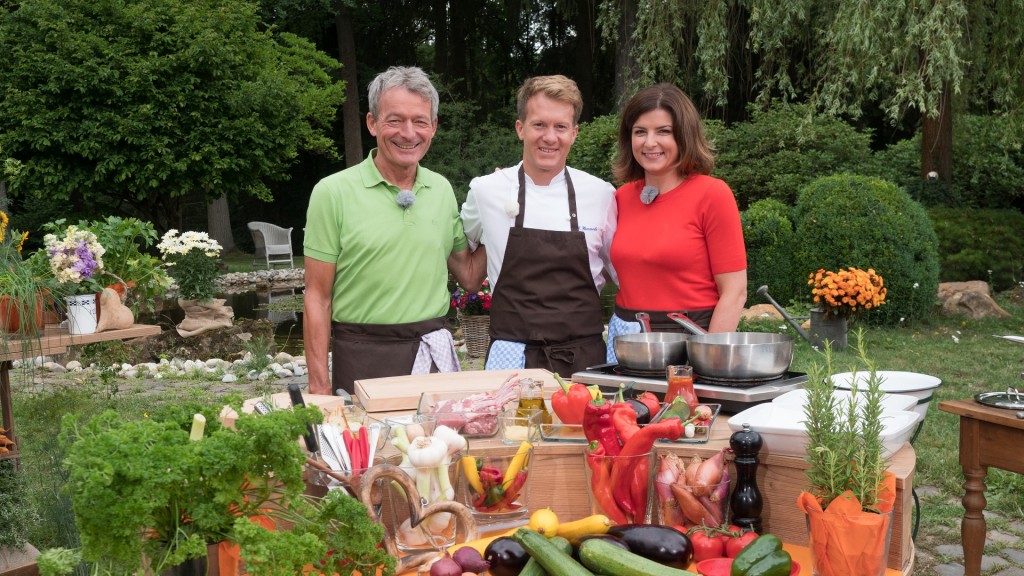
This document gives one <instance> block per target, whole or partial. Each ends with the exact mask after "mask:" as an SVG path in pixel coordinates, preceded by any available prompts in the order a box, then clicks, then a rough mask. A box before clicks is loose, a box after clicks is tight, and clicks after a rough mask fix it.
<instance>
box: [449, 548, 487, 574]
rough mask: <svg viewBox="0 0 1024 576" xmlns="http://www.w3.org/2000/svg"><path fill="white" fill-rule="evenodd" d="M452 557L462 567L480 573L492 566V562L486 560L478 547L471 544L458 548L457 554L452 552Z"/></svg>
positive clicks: (467, 570)
mask: <svg viewBox="0 0 1024 576" xmlns="http://www.w3.org/2000/svg"><path fill="white" fill-rule="evenodd" d="M452 559H453V560H455V561H456V562H458V564H459V566H462V569H463V570H464V571H466V572H476V573H477V574H480V573H481V572H483V571H484V570H487V569H488V568H490V567H491V565H490V563H489V562H487V561H486V560H484V557H483V556H481V555H480V553H479V552H477V551H476V549H474V548H470V547H469V546H464V547H462V548H459V549H458V550H456V551H455V554H452Z"/></svg>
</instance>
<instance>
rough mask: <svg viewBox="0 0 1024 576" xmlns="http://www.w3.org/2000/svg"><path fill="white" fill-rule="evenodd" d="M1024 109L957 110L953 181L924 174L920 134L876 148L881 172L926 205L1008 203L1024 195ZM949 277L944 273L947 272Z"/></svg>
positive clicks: (1004, 205) (1015, 203)
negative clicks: (1012, 111)
mask: <svg viewBox="0 0 1024 576" xmlns="http://www.w3.org/2000/svg"><path fill="white" fill-rule="evenodd" d="M1022 126H1024V112H1017V113H1016V114H1015V115H1011V116H1009V117H1007V116H998V115H994V116H957V117H956V118H955V119H954V121H953V185H952V188H950V189H946V187H945V186H943V185H942V184H941V183H940V182H930V181H927V180H922V179H921V176H920V170H921V136H920V135H917V136H914V137H913V138H910V139H907V140H902V141H900V142H897V143H896V144H893V145H892V146H889V147H888V148H886V149H885V150H883V151H881V152H879V153H878V154H877V157H878V166H879V169H878V173H879V174H880V175H881V176H882V177H884V178H886V179H888V180H891V181H893V182H895V183H897V184H898V185H900V186H903V187H904V188H906V190H907V191H908V192H909V193H910V195H911V196H912V197H913V198H914V199H915V200H918V201H919V202H921V203H922V204H924V205H925V206H946V207H958V206H962V207H974V208H1009V207H1011V206H1017V207H1020V206H1021V199H1022V198H1024V144H1022V142H1024V133H1022ZM943 278H945V276H944V277H943Z"/></svg>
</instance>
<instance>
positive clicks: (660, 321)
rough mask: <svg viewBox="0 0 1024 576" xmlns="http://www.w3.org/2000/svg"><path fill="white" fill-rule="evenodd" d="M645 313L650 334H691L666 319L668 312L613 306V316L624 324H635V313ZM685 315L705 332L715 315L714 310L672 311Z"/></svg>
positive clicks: (671, 320) (676, 323) (669, 319)
mask: <svg viewBox="0 0 1024 576" xmlns="http://www.w3.org/2000/svg"><path fill="white" fill-rule="evenodd" d="M637 312H646V313H647V315H648V316H650V322H651V332H681V333H683V334H691V332H690V331H689V330H687V329H686V328H683V326H682V325H681V324H679V323H678V322H676V321H675V320H673V319H671V318H669V317H668V312H660V311H657V310H632V309H630V308H623V307H622V306H619V305H618V304H616V305H615V315H616V316H618V317H619V318H622V319H623V320H625V321H626V322H636V313H637ZM674 312H679V313H680V314H683V315H685V316H686V317H687V318H689V319H690V320H693V323H694V324H696V325H698V326H700V327H701V328H703V329H704V330H705V331H706V330H707V329H708V326H710V325H711V317H712V316H713V315H714V314H715V309H714V308H700V309H697V310H674Z"/></svg>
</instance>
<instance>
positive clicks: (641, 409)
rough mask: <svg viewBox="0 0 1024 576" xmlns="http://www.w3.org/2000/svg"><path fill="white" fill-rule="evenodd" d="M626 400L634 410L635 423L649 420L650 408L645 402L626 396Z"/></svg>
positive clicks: (645, 422) (644, 422) (643, 422)
mask: <svg viewBox="0 0 1024 576" xmlns="http://www.w3.org/2000/svg"><path fill="white" fill-rule="evenodd" d="M626 402H628V403H629V405H630V406H632V407H633V410H636V423H637V424H647V423H648V422H650V421H651V416H653V414H651V409H650V408H648V407H647V404H644V403H643V402H641V401H639V400H637V399H636V398H627V399H626Z"/></svg>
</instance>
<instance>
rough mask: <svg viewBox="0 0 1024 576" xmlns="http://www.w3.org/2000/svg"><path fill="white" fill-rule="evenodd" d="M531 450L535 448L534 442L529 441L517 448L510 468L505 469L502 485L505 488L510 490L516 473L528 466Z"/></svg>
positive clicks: (509, 465)
mask: <svg viewBox="0 0 1024 576" xmlns="http://www.w3.org/2000/svg"><path fill="white" fill-rule="evenodd" d="M530 450H533V444H530V443H529V442H523V443H521V444H520V445H519V449H518V450H516V455H515V456H513V457H512V461H511V462H509V464H508V469H506V470H505V476H504V481H503V482H502V483H501V487H502V488H503V489H504V490H508V488H509V486H512V482H513V481H515V479H516V475H517V474H519V471H520V470H522V469H523V468H524V467H525V466H526V462H527V458H528V457H529V455H530Z"/></svg>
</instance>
